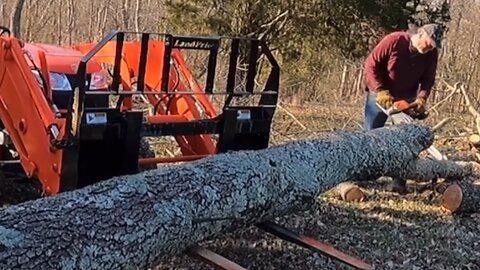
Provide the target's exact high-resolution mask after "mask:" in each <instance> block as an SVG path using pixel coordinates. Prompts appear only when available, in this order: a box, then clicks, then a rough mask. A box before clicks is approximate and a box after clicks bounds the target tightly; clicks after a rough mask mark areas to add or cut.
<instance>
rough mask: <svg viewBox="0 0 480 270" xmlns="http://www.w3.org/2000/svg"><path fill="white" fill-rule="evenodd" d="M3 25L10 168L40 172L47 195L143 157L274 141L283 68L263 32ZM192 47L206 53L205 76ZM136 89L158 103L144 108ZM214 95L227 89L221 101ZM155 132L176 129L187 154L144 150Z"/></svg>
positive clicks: (5, 153)
mask: <svg viewBox="0 0 480 270" xmlns="http://www.w3.org/2000/svg"><path fill="white" fill-rule="evenodd" d="M1 30H2V32H1V36H0V55H1V56H2V60H1V61H0V76H1V77H0V121H1V125H2V127H3V128H4V132H3V133H2V135H4V136H3V137H2V138H3V142H2V147H1V149H2V159H3V162H2V163H8V164H9V165H8V166H4V167H3V170H16V171H17V172H18V171H19V170H20V171H21V172H22V173H24V175H25V177H26V178H28V179H32V181H33V180H38V181H39V182H40V184H41V186H42V190H43V192H44V194H45V195H52V194H56V193H58V192H62V191H67V190H72V189H76V188H79V187H83V186H85V185H89V184H92V183H94V182H97V181H101V180H104V179H108V178H111V177H113V176H116V175H123V174H132V173H136V172H138V170H139V164H140V165H144V166H146V165H151V164H156V163H160V162H173V161H188V160H194V159H199V158H202V157H205V156H208V155H214V154H217V153H221V152H225V151H236V150H243V149H261V148H265V147H267V146H268V143H269V135H270V127H271V122H272V118H273V114H274V112H275V108H276V103H277V97H278V87H279V72H280V71H279V66H278V64H277V62H276V61H275V59H274V57H273V55H272V54H271V52H270V51H269V50H268V48H267V47H266V45H265V43H264V42H263V41H261V40H257V39H243V38H225V37H196V36H189V37H187V36H174V35H169V34H154V33H132V32H121V31H114V32H112V33H109V34H108V35H107V36H106V37H105V38H103V39H102V40H101V41H100V42H97V43H86V44H75V45H70V46H53V45H48V44H25V43H24V42H22V41H21V40H19V39H17V38H15V37H12V36H10V33H9V31H8V29H6V28H1ZM132 36H133V37H132ZM138 37H139V38H138ZM128 38H131V39H128ZM187 51H188V52H190V51H196V52H204V53H206V54H207V56H206V61H205V65H204V68H205V70H204V75H205V77H206V78H204V82H203V84H202V83H200V82H199V80H200V79H201V77H200V76H196V75H194V72H193V71H192V69H191V67H190V65H188V64H187V62H188V60H189V59H187V57H185V55H186V53H187ZM239 55H242V56H243V57H242V58H241V57H239ZM239 59H242V60H241V61H240V60H239ZM262 61H266V63H267V65H269V67H270V70H269V71H267V72H264V71H263V70H262V69H260V64H261V62H262ZM197 62H198V61H197ZM239 64H245V65H246V69H245V70H243V71H241V72H240V71H239ZM222 65H223V68H222ZM221 71H225V72H226V74H225V77H224V78H225V79H224V81H222V80H221V78H220V79H219V80H217V76H216V74H217V73H218V72H221ZM239 73H240V75H239ZM261 76H264V77H265V78H266V82H265V84H264V87H263V89H261V90H260V91H258V90H256V89H257V88H258V86H257V85H256V83H257V80H258V78H260V77H261ZM239 78H240V79H239ZM137 96H142V97H144V100H146V101H147V102H148V103H149V104H150V105H151V107H152V108H153V110H152V111H153V113H151V114H149V115H145V113H144V112H143V111H142V110H140V109H138V108H136V106H135V102H134V97H137ZM214 96H215V97H218V96H221V97H224V99H223V101H222V103H221V104H219V105H218V106H217V104H215V103H214V102H213V101H212V97H214ZM252 97H258V100H257V101H256V103H254V104H248V105H234V104H233V103H234V102H233V101H234V100H235V99H248V100H250V99H252ZM112 100H116V102H115V103H113V104H112V102H111V101H112ZM152 136H153V137H156V136H172V137H173V138H175V141H176V142H177V144H178V146H179V148H180V150H181V153H182V154H181V156H176V157H159V156H157V157H149V158H143V157H140V156H139V147H140V141H141V140H142V139H143V138H146V137H152ZM12 153H15V154H12ZM11 163H14V164H16V167H12V166H14V165H12V164H11ZM10 165H11V166H10ZM9 166H10V167H9Z"/></svg>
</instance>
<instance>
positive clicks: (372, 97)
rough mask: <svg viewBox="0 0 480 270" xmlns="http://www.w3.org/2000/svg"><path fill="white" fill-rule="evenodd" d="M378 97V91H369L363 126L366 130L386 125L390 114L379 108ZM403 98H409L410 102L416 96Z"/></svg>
mask: <svg viewBox="0 0 480 270" xmlns="http://www.w3.org/2000/svg"><path fill="white" fill-rule="evenodd" d="M376 98H377V93H375V92H372V91H368V92H367V97H366V101H365V109H364V119H363V128H364V130H366V131H369V130H372V129H375V128H380V127H383V126H385V122H387V118H388V116H387V115H386V114H385V113H384V112H383V111H382V110H381V109H380V108H378V106H377V104H376ZM402 98H403V99H406V100H408V101H409V102H413V101H414V100H415V98H416V96H414V97H408V98H405V97H402Z"/></svg>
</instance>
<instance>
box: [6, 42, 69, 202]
mask: <svg viewBox="0 0 480 270" xmlns="http://www.w3.org/2000/svg"><path fill="white" fill-rule="evenodd" d="M0 57H1V59H0V120H1V124H2V125H3V126H4V128H5V129H6V131H7V132H8V135H9V136H10V140H11V141H12V143H13V146H14V148H15V151H17V152H18V156H19V162H20V163H21V166H22V168H23V170H24V172H25V174H26V176H27V177H28V178H34V179H37V180H39V181H40V182H41V183H42V186H43V191H44V192H45V193H46V194H53V193H56V192H58V190H59V186H60V183H59V181H60V174H59V172H60V171H61V163H62V151H61V150H58V149H55V148H54V147H53V146H52V142H54V141H56V140H59V138H61V137H62V136H63V133H64V131H63V123H62V121H61V120H60V119H57V118H56V114H55V110H54V108H53V107H52V105H51V103H49V101H48V99H47V97H46V93H48V92H49V89H47V90H46V91H43V90H42V88H41V86H40V84H39V82H38V81H37V79H36V77H35V75H34V74H33V73H32V69H31V68H30V66H29V65H28V63H27V59H26V57H25V55H24V51H23V49H22V45H21V41H20V40H18V39H16V38H14V37H7V36H1V37H0ZM39 72H40V73H41V74H42V75H44V74H43V73H42V72H41V71H39ZM46 76H48V74H46ZM46 81H48V77H47V79H46ZM46 85H47V86H48V85H49V84H48V83H47V84H46Z"/></svg>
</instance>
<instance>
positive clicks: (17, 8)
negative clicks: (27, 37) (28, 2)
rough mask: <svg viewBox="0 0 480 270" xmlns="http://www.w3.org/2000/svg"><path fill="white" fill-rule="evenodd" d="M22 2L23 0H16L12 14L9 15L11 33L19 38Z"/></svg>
mask: <svg viewBox="0 0 480 270" xmlns="http://www.w3.org/2000/svg"><path fill="white" fill-rule="evenodd" d="M24 3H25V0H16V1H15V5H14V6H13V10H12V14H11V15H10V30H11V31H12V35H13V36H15V37H17V38H21V30H22V28H21V21H22V10H23V4H24Z"/></svg>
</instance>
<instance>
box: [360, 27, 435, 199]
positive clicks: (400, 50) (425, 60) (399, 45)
mask: <svg viewBox="0 0 480 270" xmlns="http://www.w3.org/2000/svg"><path fill="white" fill-rule="evenodd" d="M441 38H442V30H441V28H440V27H439V26H438V25H436V24H427V25H424V26H422V27H420V28H419V29H418V30H417V31H416V32H410V31H397V32H393V33H390V34H388V35H386V36H385V37H384V38H383V39H382V40H381V41H380V42H379V43H378V44H377V45H376V46H375V48H374V49H373V51H372V52H371V53H370V55H369V56H368V57H367V59H366V61H365V85H366V89H365V90H366V91H367V98H366V103H365V111H364V117H365V118H364V129H365V130H371V129H374V128H379V127H383V126H384V125H385V122H386V120H387V115H386V114H384V113H383V111H382V110H381V109H380V108H378V107H377V105H376V103H378V104H379V105H381V106H382V107H384V108H388V107H390V106H391V105H392V103H393V101H395V100H399V99H406V100H408V101H409V102H413V101H416V103H417V104H418V105H417V107H416V108H415V109H416V110H417V111H419V112H420V111H424V110H425V107H424V106H425V103H426V101H427V99H428V97H429V95H430V92H431V89H432V87H433V85H434V83H435V75H436V70H437V61H438V50H437V49H438V48H441ZM405 184H406V181H405V180H401V179H394V181H393V184H392V189H393V190H394V191H398V192H404V191H406V186H405Z"/></svg>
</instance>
